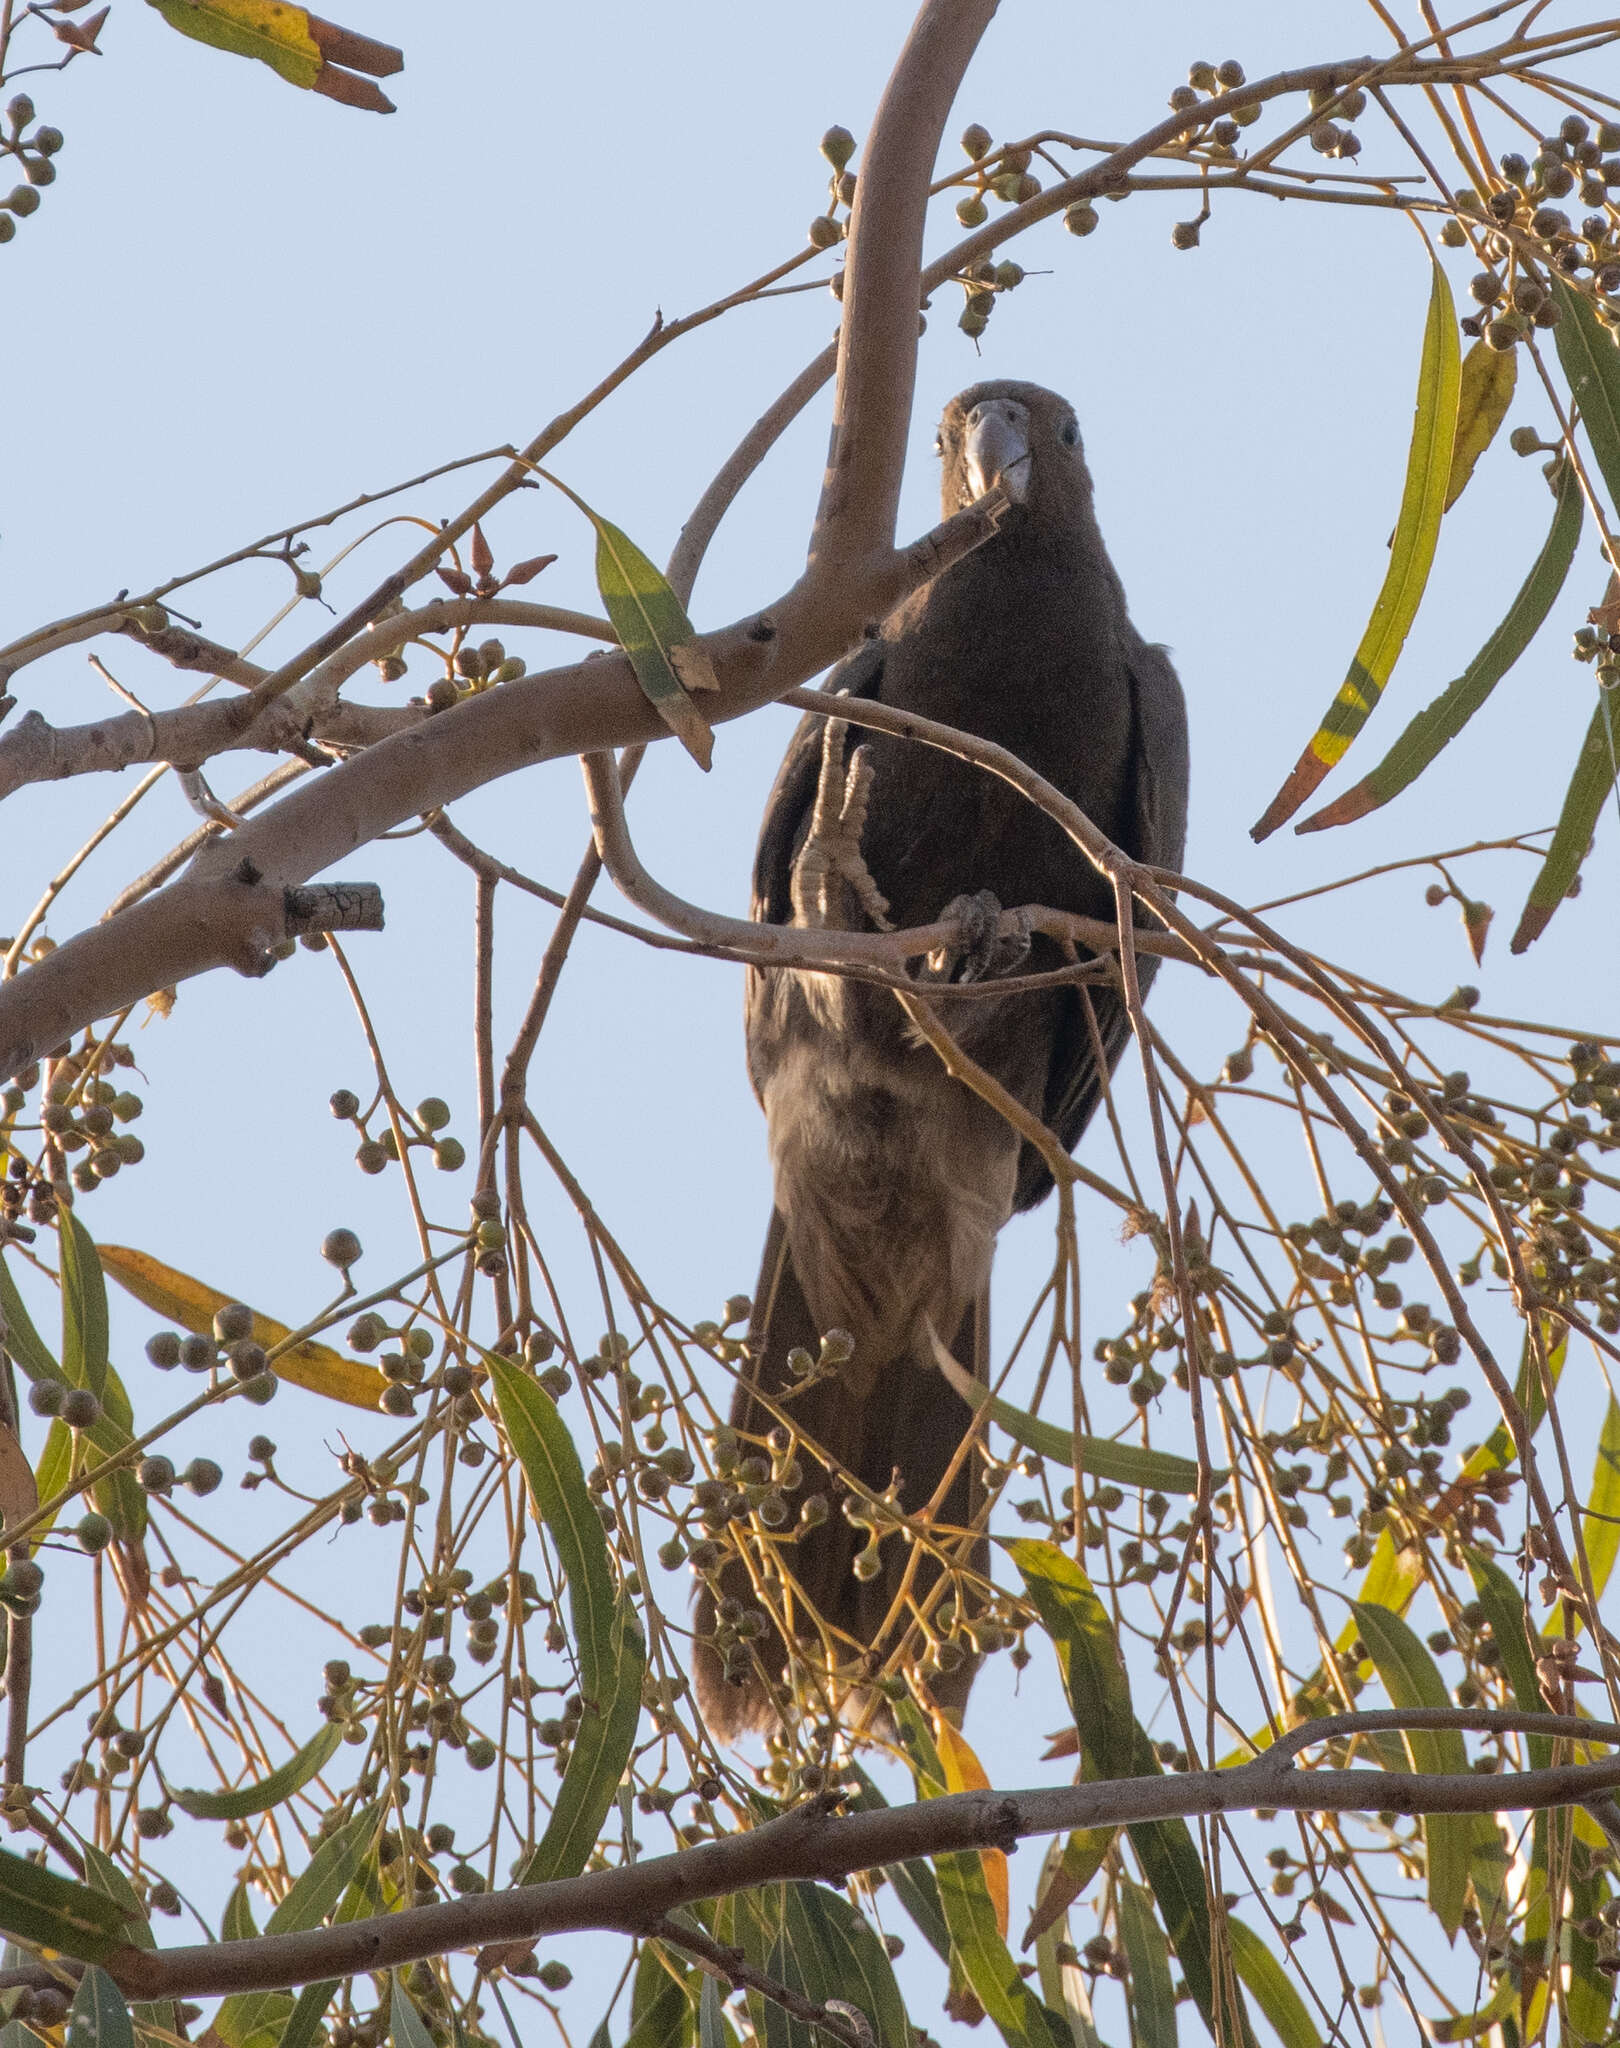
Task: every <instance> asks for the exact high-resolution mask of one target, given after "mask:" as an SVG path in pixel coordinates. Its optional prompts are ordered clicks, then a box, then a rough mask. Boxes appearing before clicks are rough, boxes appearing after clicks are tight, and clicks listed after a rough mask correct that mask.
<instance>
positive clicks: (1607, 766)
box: [1509, 689, 1620, 953]
mask: <svg viewBox="0 0 1620 2048" xmlns="http://www.w3.org/2000/svg"><path fill="white" fill-rule="evenodd" d="M1610 696H1611V693H1610V692H1609V691H1606V690H1603V689H1600V690H1599V691H1598V701H1597V709H1596V710H1595V711H1594V712H1593V713H1592V723H1591V724H1590V725H1589V726H1588V727H1587V729H1586V738H1585V739H1584V740H1583V741H1582V742H1581V751H1580V754H1579V757H1578V758H1577V760H1576V763H1575V773H1574V774H1573V775H1572V776H1571V777H1570V779H1569V788H1568V789H1567V790H1566V791H1565V793H1564V808H1563V810H1562V812H1561V813H1560V814H1559V819H1558V828H1557V830H1556V831H1555V832H1554V833H1553V838H1552V844H1551V846H1549V847H1548V848H1547V853H1546V858H1545V859H1544V860H1543V861H1542V863H1541V871H1540V873H1539V874H1538V875H1537V876H1536V879H1535V882H1534V884H1533V885H1532V887H1531V890H1530V894H1529V896H1528V898H1527V899H1526V901H1525V906H1524V912H1523V914H1522V916H1521V917H1520V919H1519V928H1518V930H1517V931H1516V932H1515V933H1514V934H1513V943H1512V945H1511V947H1510V948H1509V951H1511V952H1514V953H1522V952H1524V951H1525V950H1526V948H1527V947H1529V946H1530V945H1532V944H1533V943H1534V941H1535V940H1537V939H1539V938H1540V937H1541V934H1542V933H1543V932H1544V931H1545V930H1546V929H1547V926H1548V924H1549V923H1550V922H1551V921H1552V915H1553V912H1554V911H1555V910H1556V909H1557V908H1558V906H1559V904H1560V903H1562V902H1563V900H1564V898H1565V897H1566V896H1567V895H1568V894H1569V892H1570V886H1571V884H1572V883H1573V882H1574V880H1575V878H1576V876H1577V875H1578V874H1579V873H1580V869H1581V862H1582V861H1583V860H1585V858H1586V850H1587V848H1588V847H1589V846H1590V845H1591V843H1592V834H1593V833H1594V832H1595V831H1596V830H1597V822H1598V816H1599V814H1600V813H1601V811H1602V809H1603V806H1604V804H1605V803H1606V802H1607V801H1608V797H1609V792H1610V791H1611V790H1612V789H1614V787H1615V784H1616V779H1617V778H1616V772H1615V764H1616V758H1617V748H1620V709H1617V708H1616V706H1615V705H1614V704H1613V703H1612V702H1611V701H1610Z"/></svg>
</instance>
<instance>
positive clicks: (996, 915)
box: [926, 889, 1029, 982]
mask: <svg viewBox="0 0 1620 2048" xmlns="http://www.w3.org/2000/svg"><path fill="white" fill-rule="evenodd" d="M939 915H940V921H941V922H942V923H953V924H955V925H956V926H957V927H958V937H957V941H956V944H955V945H954V946H951V947H948V948H947V947H944V946H940V947H937V948H936V949H935V950H934V951H933V952H932V953H930V954H929V956H928V965H927V969H926V979H928V980H930V981H956V982H962V981H989V980H991V979H993V978H994V977H996V976H998V975H1002V974H1012V973H1015V972H1016V971H1017V969H1018V968H1020V967H1021V966H1022V965H1023V963H1024V961H1025V959H1026V957H1027V956H1028V953H1029V925H1028V922H1027V920H1026V919H1024V918H1023V917H1022V916H1020V918H1019V920H1018V922H1017V925H1016V927H1015V929H1014V930H1012V931H1010V932H1006V933H1003V932H1002V931H1001V930H1000V924H1001V903H1000V901H999V899H998V898H997V897H996V896H995V895H994V894H993V893H992V892H991V891H990V890H989V889H980V890H979V891H978V893H977V894H976V895H973V896H953V897H952V898H951V900H950V902H949V903H947V904H946V906H945V908H944V909H943V910H942V911H941V912H940V914H939Z"/></svg>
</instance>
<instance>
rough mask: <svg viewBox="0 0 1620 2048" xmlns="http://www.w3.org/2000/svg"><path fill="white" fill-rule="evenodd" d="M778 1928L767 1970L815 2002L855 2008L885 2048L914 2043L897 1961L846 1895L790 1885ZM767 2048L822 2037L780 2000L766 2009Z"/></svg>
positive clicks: (787, 2047)
mask: <svg viewBox="0 0 1620 2048" xmlns="http://www.w3.org/2000/svg"><path fill="white" fill-rule="evenodd" d="M782 1889H783V1897H782V1920H781V1932H780V1934H779V1935H778V1937H777V1940H776V1944H775V1946H774V1947H773V1949H772V1951H771V1954H770V1957H769V1959H768V1961H767V1965H766V1967H767V1969H768V1971H769V1972H770V1974H771V1975H772V1976H774V1977H776V1978H777V1980H778V1981H779V1982H781V1983H784V1984H786V1985H787V1987H788V1988H789V1990H792V1991H797V1992H798V1993H799V1995H800V1996H801V1997H803V1998H808V1999H811V2000H812V2001H813V2002H814V2003H815V2004H817V2005H828V2004H835V2003H836V2004H843V2005H850V2006H853V2007H854V2008H855V2010H856V2011H857V2012H859V2013H860V2014H861V2015H862V2017H863V2018H864V2019H865V2020H866V2022H867V2025H868V2026H869V2027H870V2029H871V2032H872V2037H873V2039H874V2041H877V2042H881V2043H882V2044H883V2048H890V2044H891V2043H892V2048H910V2042H911V2026H910V2023H909V2021H908V2020H907V2018H906V2009H905V2005H904V2003H903V2001H902V1999H901V1997H900V1988H899V1986H898V1985H897V1984H896V1983H895V1980H894V1965H893V1964H892V1963H891V1962H890V1960H889V1956H888V1952H887V1950H886V1949H885V1948H884V1946H883V1943H882V1941H881V1940H880V1938H879V1936H878V1933H877V1930H876V1929H875V1928H874V1927H873V1926H872V1925H871V1923H870V1922H869V1921H868V1920H867V1919H866V1918H865V1916H864V1915H863V1914H861V1913H860V1912H858V1911H857V1910H856V1908H855V1907H854V1906H852V1905H851V1904H850V1903H849V1901H848V1900H847V1899H846V1898H843V1897H841V1896H840V1894H839V1893H837V1892H834V1891H829V1890H828V1889H827V1887H826V1886H825V1885H820V1884H810V1883H797V1884H789V1885H785V1886H784V1887H783V1888H782ZM765 2038H766V2041H767V2044H768V2048H822V2037H821V2036H820V2035H818V2034H816V2033H815V2032H814V2031H813V2030H812V2029H811V2028H809V2027H807V2026H806V2025H804V2023H803V2022H802V2021H798V2020H793V2019H790V2018H789V2016H788V2014H787V2013H786V2012H784V2011H783V2009H782V2008H781V2007H780V2006H778V2005H768V2006H767V2007H766V2028H765Z"/></svg>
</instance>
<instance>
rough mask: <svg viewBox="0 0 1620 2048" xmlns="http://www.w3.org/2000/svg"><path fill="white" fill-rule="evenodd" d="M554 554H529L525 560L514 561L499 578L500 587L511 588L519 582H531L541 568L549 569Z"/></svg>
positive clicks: (553, 559)
mask: <svg viewBox="0 0 1620 2048" xmlns="http://www.w3.org/2000/svg"><path fill="white" fill-rule="evenodd" d="M556 559H557V557H556V556H555V555H530V556H529V558H528V560H527V561H524V562H517V563H514V564H513V566H512V567H511V568H510V569H508V570H507V572H506V574H505V575H504V576H503V577H502V578H501V587H502V588H503V589H506V590H512V589H515V588H516V587H517V585H518V584H520V583H532V582H533V581H534V579H535V578H536V576H538V575H539V574H540V571H541V570H542V569H549V568H550V567H551V565H552V563H553V562H554V561H556Z"/></svg>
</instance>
